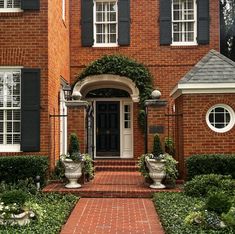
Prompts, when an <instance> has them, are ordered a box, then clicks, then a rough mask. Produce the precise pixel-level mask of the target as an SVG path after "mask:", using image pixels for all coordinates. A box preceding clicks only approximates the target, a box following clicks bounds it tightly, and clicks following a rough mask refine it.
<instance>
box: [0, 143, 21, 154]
mask: <svg viewBox="0 0 235 234" xmlns="http://www.w3.org/2000/svg"><path fill="white" fill-rule="evenodd" d="M0 152H1V153H8V152H9V153H11V152H21V150H20V144H15V145H5V144H0Z"/></svg>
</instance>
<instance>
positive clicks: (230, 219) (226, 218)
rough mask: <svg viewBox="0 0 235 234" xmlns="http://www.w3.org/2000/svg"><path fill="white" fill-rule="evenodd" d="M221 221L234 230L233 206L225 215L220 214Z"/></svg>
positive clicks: (234, 214)
mask: <svg viewBox="0 0 235 234" xmlns="http://www.w3.org/2000/svg"><path fill="white" fill-rule="evenodd" d="M222 219H223V221H224V222H225V223H226V224H227V225H229V226H231V227H233V228H234V229H235V206H232V207H231V208H230V210H229V211H228V213H227V214H222Z"/></svg>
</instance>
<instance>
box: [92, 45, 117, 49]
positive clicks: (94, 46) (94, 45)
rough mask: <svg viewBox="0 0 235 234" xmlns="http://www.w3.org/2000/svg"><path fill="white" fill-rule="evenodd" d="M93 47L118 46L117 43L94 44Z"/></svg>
mask: <svg viewBox="0 0 235 234" xmlns="http://www.w3.org/2000/svg"><path fill="white" fill-rule="evenodd" d="M92 47H93V48H112V47H114V48H115V47H119V45H118V44H94V45H93V46H92Z"/></svg>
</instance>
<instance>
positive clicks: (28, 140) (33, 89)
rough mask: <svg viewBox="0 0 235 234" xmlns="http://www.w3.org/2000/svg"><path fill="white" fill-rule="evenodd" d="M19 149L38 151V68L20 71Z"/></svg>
mask: <svg viewBox="0 0 235 234" xmlns="http://www.w3.org/2000/svg"><path fill="white" fill-rule="evenodd" d="M21 150H22V151H31V152H32V151H40V69H22V71H21Z"/></svg>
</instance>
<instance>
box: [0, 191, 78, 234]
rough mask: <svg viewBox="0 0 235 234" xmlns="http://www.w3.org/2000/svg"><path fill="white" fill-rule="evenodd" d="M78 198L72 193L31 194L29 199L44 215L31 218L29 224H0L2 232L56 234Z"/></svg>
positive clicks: (8, 233) (9, 233)
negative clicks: (36, 218) (20, 225)
mask: <svg viewBox="0 0 235 234" xmlns="http://www.w3.org/2000/svg"><path fill="white" fill-rule="evenodd" d="M77 200H78V198H77V197H75V196H74V195H71V194H69V195H61V194H55V193H54V194H53V193H52V194H51V193H50V194H41V193H39V194H37V195H31V197H30V201H31V202H35V203H37V204H39V205H40V207H41V208H42V209H43V210H44V215H43V217H42V218H41V219H40V220H33V221H32V222H31V223H30V224H29V225H27V226H24V227H19V226H0V233H4V234H44V233H45V234H46V233H48V234H57V233H59V232H60V230H61V227H62V225H63V224H64V223H65V222H66V220H67V218H68V216H69V214H70V212H71V210H72V209H73V207H74V205H75V203H76V202H77Z"/></svg>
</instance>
